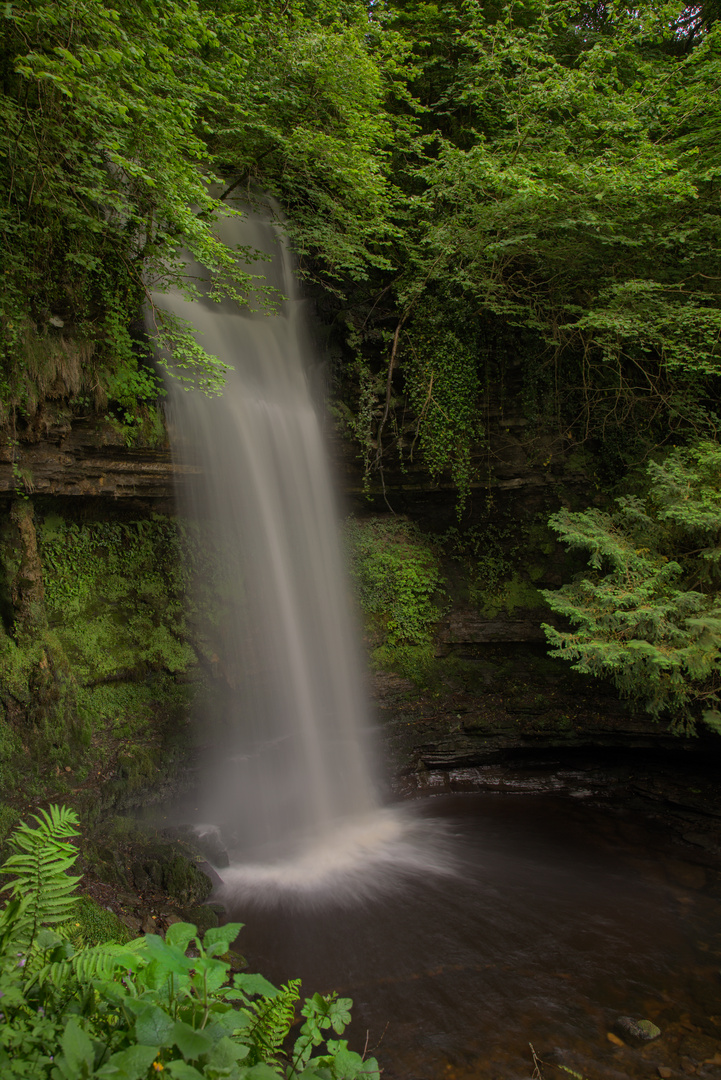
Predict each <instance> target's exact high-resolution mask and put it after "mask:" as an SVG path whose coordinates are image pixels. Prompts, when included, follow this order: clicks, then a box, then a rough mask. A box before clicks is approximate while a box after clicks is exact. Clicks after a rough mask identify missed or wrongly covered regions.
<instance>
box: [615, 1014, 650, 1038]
mask: <svg viewBox="0 0 721 1080" xmlns="http://www.w3.org/2000/svg"><path fill="white" fill-rule="evenodd" d="M613 1026H614V1028H615V1029H616V1031H617V1032H618V1033H619V1035H623V1036H624V1037H625V1038H627V1039H632V1040H633V1041H634V1042H637V1043H648V1042H652V1041H653V1040H654V1039H657V1038H658V1037H659V1035H660V1034H661V1028H660V1027H657V1026H656V1024H653V1023H651V1021H650V1020H634V1019H633V1017H631V1016H619V1017H618V1019H617V1020H616V1022H615V1024H614V1025H613Z"/></svg>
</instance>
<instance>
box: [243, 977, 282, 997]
mask: <svg viewBox="0 0 721 1080" xmlns="http://www.w3.org/2000/svg"><path fill="white" fill-rule="evenodd" d="M233 985H234V986H236V987H237V988H238V989H239V990H242V991H243V992H244V993H246V994H247V995H248V996H249V997H252V996H253V995H255V994H261V995H262V996H263V997H267V998H274V997H278V995H279V994H280V993H282V991H281V990H279V989H278V988H277V986H273V984H272V983H271V982H268V980H267V979H266V978H264V977H263V976H262V975H250V974H246V973H244V972H242V971H241V972H240V973H239V974H238V975H234V976H233Z"/></svg>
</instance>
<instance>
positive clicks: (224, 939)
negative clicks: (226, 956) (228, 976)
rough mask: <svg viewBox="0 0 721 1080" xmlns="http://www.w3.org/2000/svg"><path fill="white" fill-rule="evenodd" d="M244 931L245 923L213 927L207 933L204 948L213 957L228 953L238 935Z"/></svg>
mask: <svg viewBox="0 0 721 1080" xmlns="http://www.w3.org/2000/svg"><path fill="white" fill-rule="evenodd" d="M242 929H243V923H226V924H225V926H211V927H210V929H208V930H206V931H205V937H204V938H203V948H204V949H205V950H206V951H207V952H208V953H210V955H212V956H218V955H220V954H222V953H226V952H227V951H228V949H229V948H230V946H231V945H232V944H233V942H234V941H235V940H236V938H237V937H238V934H239V933H240V931H241V930H242Z"/></svg>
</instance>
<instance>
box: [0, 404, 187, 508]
mask: <svg viewBox="0 0 721 1080" xmlns="http://www.w3.org/2000/svg"><path fill="white" fill-rule="evenodd" d="M186 471H187V470H186ZM182 472H183V471H182V470H180V469H179V468H177V467H174V466H173V462H172V459H171V455H170V450H169V448H168V446H167V444H166V445H164V446H161V447H159V448H152V447H150V446H140V447H138V446H129V445H127V443H126V441H125V438H124V436H123V434H122V433H121V432H119V431H117V430H116V429H114V428H113V426H112V425H111V424H110V423H109V422H108V421H100V420H99V421H90V420H85V421H75V422H73V423H72V424H71V423H70V422H69V421H68V422H64V423H62V422H60V423H53V424H49V425H48V426H47V427H45V428H44V429H43V431H42V434H37V433H35V434H34V435H33V437H32V438H30V439H28V438H25V439H19V440H17V441H11V440H5V441H4V444H0V492H7V493H14V492H18V491H19V492H22V493H25V494H35V495H53V496H59V497H61V498H67V497H78V496H80V497H82V496H101V497H103V498H108V499H118V498H151V499H172V497H173V484H174V476H175V475H180V476H182Z"/></svg>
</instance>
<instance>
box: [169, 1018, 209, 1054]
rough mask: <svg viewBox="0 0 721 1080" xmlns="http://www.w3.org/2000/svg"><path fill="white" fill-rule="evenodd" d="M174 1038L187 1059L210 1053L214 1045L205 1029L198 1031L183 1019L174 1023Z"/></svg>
mask: <svg viewBox="0 0 721 1080" xmlns="http://www.w3.org/2000/svg"><path fill="white" fill-rule="evenodd" d="M172 1039H173V1042H174V1043H175V1045H176V1046H177V1047H178V1050H180V1052H181V1054H182V1055H183V1057H184V1058H185V1060H186V1061H188V1060H195V1059H196V1058H199V1057H201V1056H202V1055H203V1054H206V1053H208V1051H209V1050H210V1049H211V1048H212V1045H213V1040H212V1039H211V1037H210V1036H209V1035H206V1034H205V1032H203V1031H196V1030H195V1028H192V1027H191V1026H190V1024H186V1023H184V1022H183V1021H182V1020H178V1021H176V1023H175V1024H174V1026H173V1031H172Z"/></svg>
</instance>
